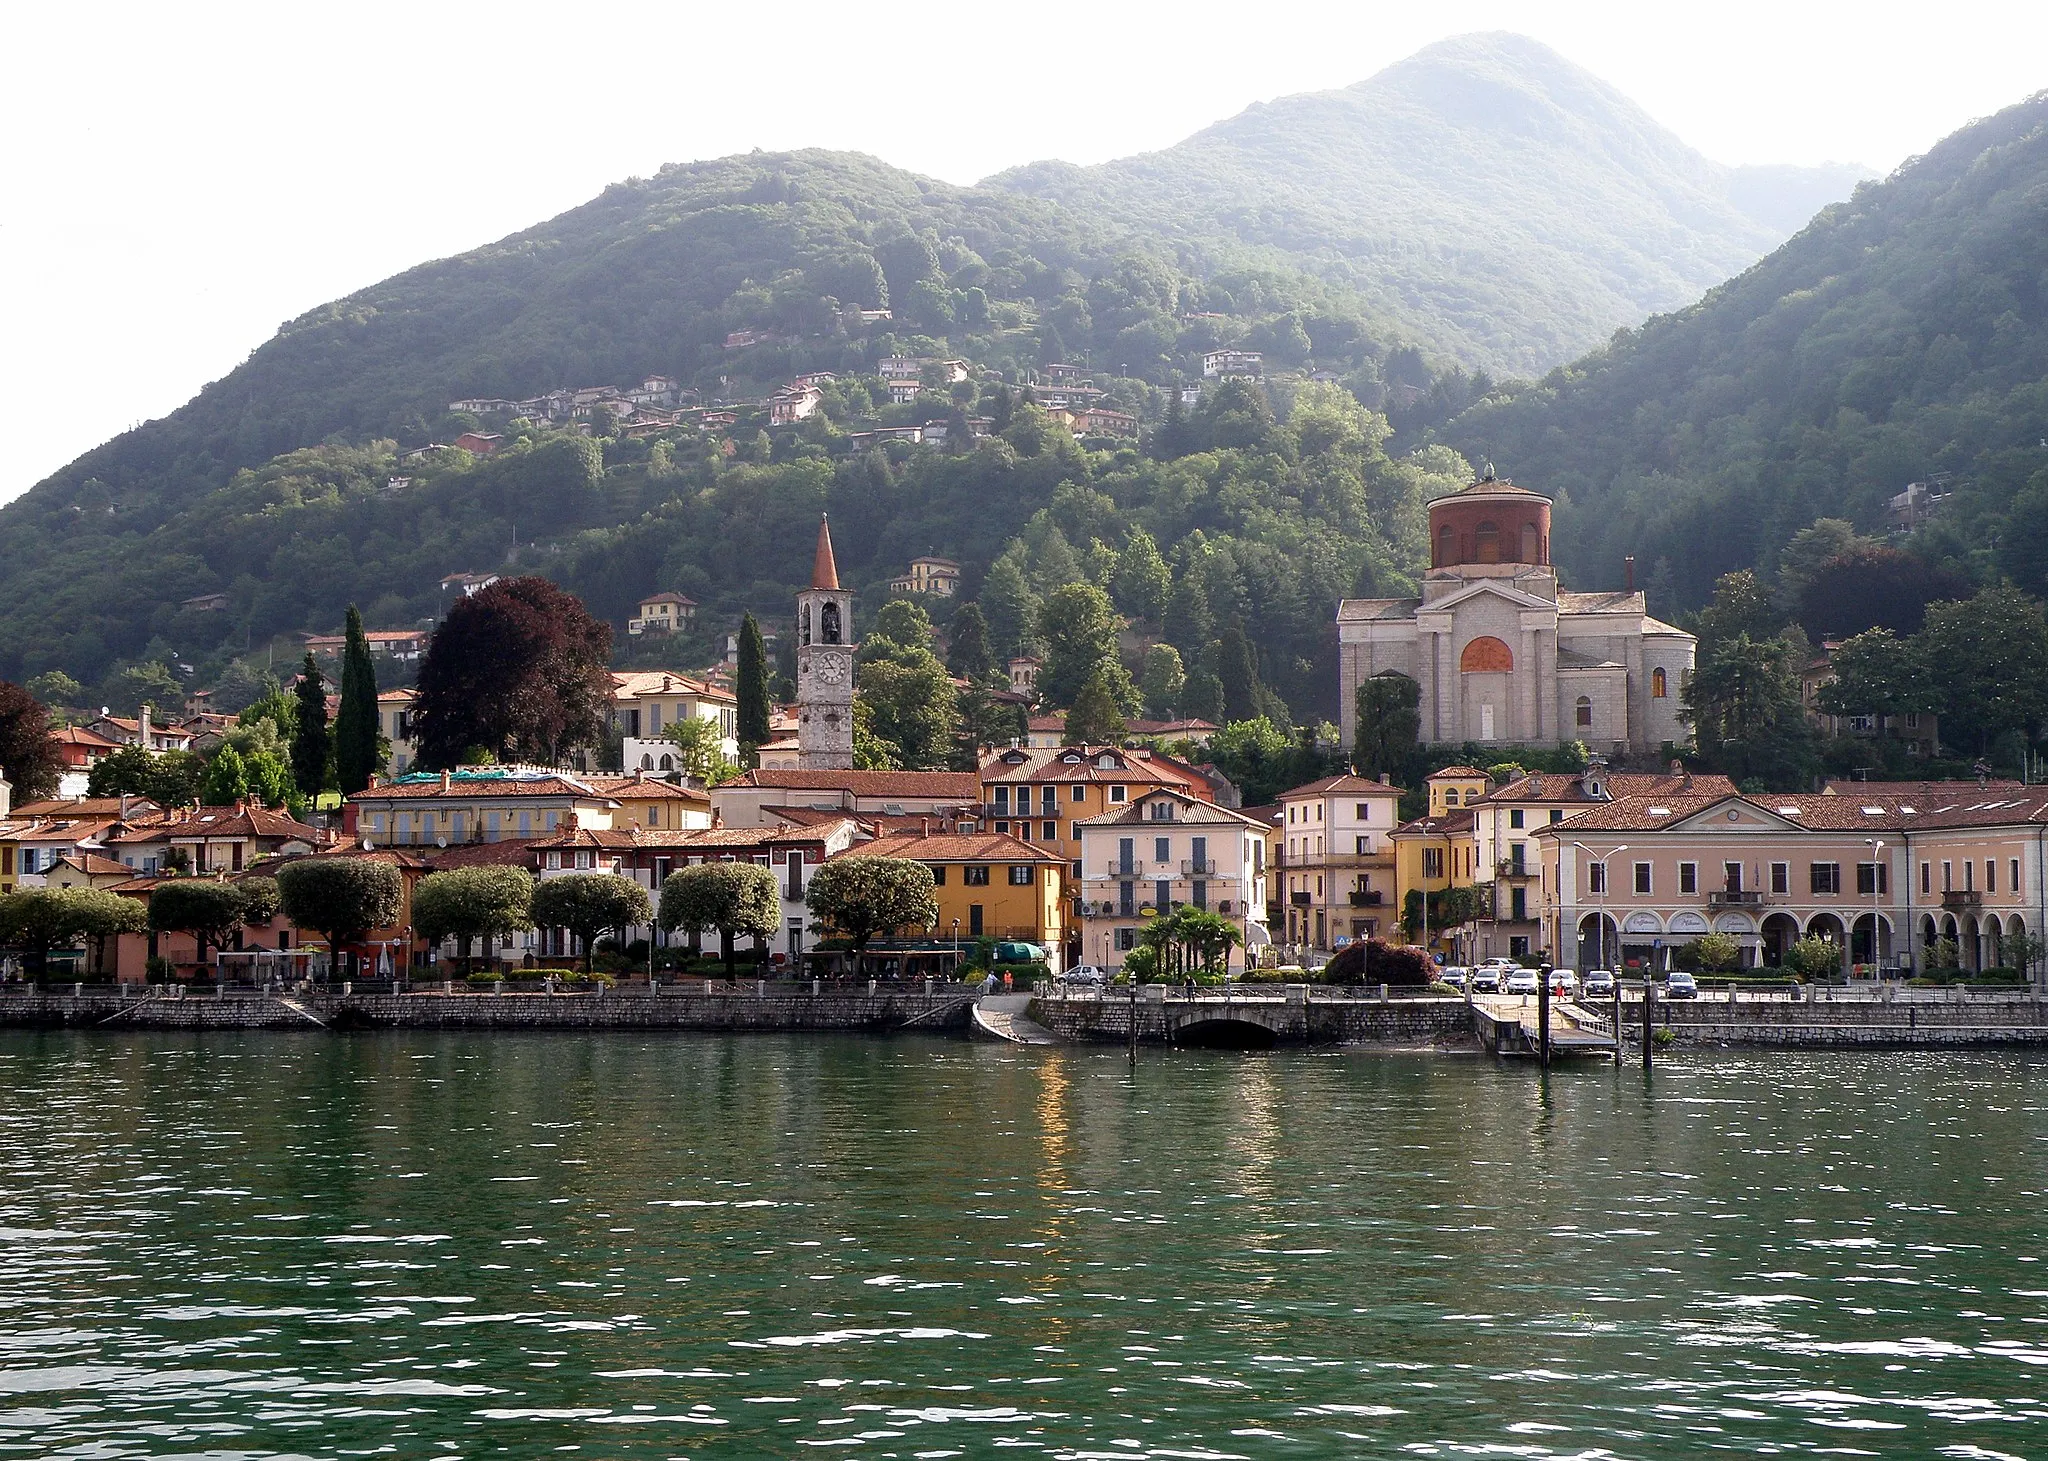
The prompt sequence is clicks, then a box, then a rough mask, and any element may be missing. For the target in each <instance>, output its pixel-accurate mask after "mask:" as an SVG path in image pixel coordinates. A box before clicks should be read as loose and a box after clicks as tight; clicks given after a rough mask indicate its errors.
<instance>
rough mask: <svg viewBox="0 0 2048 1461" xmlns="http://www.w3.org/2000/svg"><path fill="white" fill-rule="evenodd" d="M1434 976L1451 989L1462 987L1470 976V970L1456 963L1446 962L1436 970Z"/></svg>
mask: <svg viewBox="0 0 2048 1461" xmlns="http://www.w3.org/2000/svg"><path fill="white" fill-rule="evenodd" d="M1436 977H1437V978H1439V979H1441V980H1442V981H1443V982H1444V983H1446V984H1448V985H1450V986H1451V988H1453V989H1463V988H1464V987H1465V985H1466V983H1467V981H1469V980H1470V979H1471V978H1472V971H1471V970H1470V969H1466V968H1463V967H1461V966H1460V965H1457V964H1446V965H1445V966H1444V967H1443V968H1441V969H1439V970H1437V971H1436Z"/></svg>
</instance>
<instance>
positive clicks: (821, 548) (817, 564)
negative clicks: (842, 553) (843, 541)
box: [811, 513, 839, 588]
mask: <svg viewBox="0 0 2048 1461" xmlns="http://www.w3.org/2000/svg"><path fill="white" fill-rule="evenodd" d="M811 587H812V588H838V587H839V565H838V564H837V563H836V562H834V561H833V558H832V525H831V524H830V523H829V522H828V521H827V520H826V518H825V515H824V514H823V513H820V514H819V515H818V556H817V557H816V558H815V559H814V560H812V563H811Z"/></svg>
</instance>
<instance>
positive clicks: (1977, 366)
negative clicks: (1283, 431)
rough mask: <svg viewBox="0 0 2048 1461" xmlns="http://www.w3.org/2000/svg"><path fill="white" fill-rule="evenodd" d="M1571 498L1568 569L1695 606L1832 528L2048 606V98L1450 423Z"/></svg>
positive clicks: (1466, 444)
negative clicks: (1684, 305)
mask: <svg viewBox="0 0 2048 1461" xmlns="http://www.w3.org/2000/svg"><path fill="white" fill-rule="evenodd" d="M1441 435H1442V437H1443V439H1444V440H1446V441H1448V442H1450V443H1452V444H1454V445H1455V446H1457V447H1458V448H1459V449H1460V450H1462V451H1465V452H1468V453H1470V454H1472V455H1474V456H1476V457H1486V458H1490V459H1491V460H1492V461H1493V462H1494V463H1495V465H1496V466H1497V467H1498V468H1499V469H1500V470H1502V471H1504V472H1507V471H1512V473H1513V474H1514V476H1515V479H1516V480H1517V481H1519V482H1521V483H1523V484H1525V485H1527V486H1531V487H1535V488H1537V489H1539V490H1541V491H1545V492H1550V493H1553V494H1555V495H1556V496H1557V497H1558V500H1559V512H1558V515H1557V534H1556V540H1555V552H1556V554H1557V556H1558V558H1559V560H1560V562H1562V563H1564V564H1565V565H1567V566H1568V567H1569V568H1570V569H1571V570H1573V571H1575V572H1577V573H1578V574H1580V575H1581V576H1582V577H1583V578H1584V579H1585V580H1587V581H1592V582H1603V583H1611V582H1616V581H1618V579H1619V577H1620V574H1621V560H1622V558H1623V556H1624V555H1627V554H1634V555H1635V556H1636V558H1637V560H1638V563H1639V565H1640V571H1641V572H1642V573H1644V574H1646V575H1648V578H1649V581H1650V582H1651V583H1652V584H1653V585H1654V586H1668V587H1669V588H1670V589H1671V590H1673V591H1674V592H1675V595H1676V597H1677V598H1678V600H1679V601H1680V602H1682V603H1684V604H1692V605H1698V604H1701V603H1703V602H1705V600H1706V599H1707V598H1708V597H1709V595H1710V594H1711V592H1712V587H1713V584H1714V581H1715V579H1716V578H1717V577H1718V576H1719V575H1721V574H1723V573H1726V572H1729V571H1730V570H1734V569H1740V568H1747V567H1752V566H1761V567H1765V568H1769V567H1771V566H1772V565H1773V564H1774V563H1775V561H1776V558H1777V555H1778V554H1779V552H1780V550H1781V549H1782V548H1783V547H1784V545H1786V544H1787V543H1788V542H1789V541H1790V540H1791V538H1792V537H1793V535H1794V534H1795V533H1797V532H1799V531H1800V530H1801V529H1802V528H1805V527H1806V526H1807V525H1808V524H1810V523H1812V522H1814V521H1815V520H1816V519H1817V518H1823V517H1827V518H1846V519H1849V520H1851V521H1852V522H1854V523H1855V524H1856V525H1857V526H1858V527H1859V528H1861V529H1862V530H1863V531H1864V532H1866V533H1879V532H1882V531H1884V530H1885V528H1886V526H1887V524H1886V520H1885V519H1886V504H1887V502H1888V500H1889V499H1890V498H1891V497H1892V496H1893V495H1894V494H1896V493H1899V492H1900V491H1902V490H1903V489H1904V488H1905V487H1906V485H1907V484H1908V483H1909V482H1914V481H1923V480H1929V479H1933V478H1935V477H1936V475H1937V474H1940V473H1947V474H1949V476H1948V477H1947V478H1946V479H1945V481H1944V485H1948V486H1952V487H1953V489H1954V491H1953V495H1952V496H1951V497H1949V498H1948V500H1947V501H1946V502H1945V503H1944V504H1943V505H1942V506H1940V507H1939V508H1937V509H1936V510H1935V513H1934V515H1933V517H1932V520H1931V521H1929V522H1927V523H1926V524H1925V525H1923V526H1921V527H1920V528H1919V529H1918V531H1916V532H1915V533H1913V535H1912V537H1911V539H1910V540H1909V546H1910V547H1911V548H1912V549H1913V551H1915V552H1916V553H1918V554H1920V555H1921V556H1922V557H1923V558H1925V559H1926V560H1928V561H1929V562H1931V563H1934V564H1937V565H1946V566H1947V567H1949V568H1951V569H1961V570H1963V571H1965V572H1966V573H1968V574H1970V575H1972V576H1975V577H1977V578H1980V579H1981V578H1984V577H1987V576H1988V575H1990V574H1991V573H1992V572H1994V571H1998V570H2002V571H2003V572H2005V573H2007V574H2009V575H2010V576H2012V577H2013V578H2014V579H2016V580H2017V581H2018V582H2019V583H2020V584H2021V585H2022V586H2024V587H2027V588H2029V589H2030V590H2033V591H2035V592H2040V591H2042V590H2044V589H2048V95H2043V96H2037V97H2034V98H2032V99H2031V100H2029V101H2026V102H2023V103H2021V104H2020V105H2017V106H2014V107H2010V108H2008V109H2006V110H2005V111H2002V112H2000V113H1998V114H1997V115H1996V116H1993V117H1990V118H1988V119H1986V120H1984V121H1981V122H1978V123H1975V124H1973V125H1972V126H1970V127H1967V128H1965V129H1963V130H1962V131H1960V132H1958V133H1956V134H1955V135H1954V136H1952V137H1950V138H1948V139H1947V140H1945V141H1943V142H1942V143H1941V144H1940V145H1938V146H1936V147H1935V148H1933V149H1932V150H1931V151H1929V152H1928V153H1927V154H1926V155H1925V156H1923V157H1920V158H1918V159H1916V160H1914V161H1913V162H1911V163H1908V164H1907V165H1906V166H1904V167H1902V168H1901V169H1899V171H1898V172H1897V173H1896V174H1895V175H1894V176H1892V177H1891V178H1889V179H1887V180H1886V181H1884V182H1882V183H1872V184H1866V185H1864V186H1862V187H1860V188H1858V189H1857V191H1856V194H1855V196H1854V197H1853V198H1852V199H1851V200H1849V201H1847V202H1844V203H1840V204H1836V205H1835V206H1833V207H1831V208H1828V209H1827V210H1825V211H1824V212H1823V213H1822V214H1821V215H1820V216H1819V217H1818V218H1816V219H1815V220H1814V221H1813V223H1811V224H1810V225H1809V226H1808V227H1807V228H1806V229H1804V230H1803V231H1802V232H1801V233H1800V234H1799V235H1798V236H1797V237H1795V238H1793V239H1792V240H1791V241H1790V242H1788V243H1787V244H1785V245H1784V246H1783V247H1782V248H1780V249H1778V250H1777V251H1776V252H1775V253H1773V254H1772V255H1771V256H1770V257H1769V258H1767V259H1765V260H1764V261H1763V262H1761V263H1759V264H1757V265H1756V266H1755V267H1754V268H1752V269H1749V270H1748V271H1746V272H1745V273H1743V274H1742V275H1740V276H1739V277H1738V278H1735V279H1733V280H1731V281H1729V282H1728V283H1727V284H1724V285H1722V286H1721V287H1720V288H1718V289H1715V290H1713V291H1712V292H1711V293H1710V294H1708V295H1707V296H1706V298H1705V299H1703V300H1701V301H1700V302H1699V303H1698V304H1696V305H1694V306H1692V307H1691V308H1689V309H1685V310H1682V311H1679V312H1677V313H1675V314H1671V315H1667V316H1663V317H1659V318H1656V319H1653V320H1651V321H1650V322H1648V323H1647V324H1645V325H1644V326H1643V327H1642V328H1640V329H1637V330H1631V331H1625V332H1623V333H1622V334H1620V335H1618V336H1617V337H1616V338H1615V340H1614V341H1613V343H1612V344H1611V345H1609V346H1608V347H1607V348H1605V349H1604V350H1601V351H1599V352H1597V353H1595V354H1593V355H1591V356H1589V357H1587V358H1586V359H1584V360H1582V361H1580V362H1578V363H1577V364H1575V365H1572V366H1570V367H1568V368H1562V369H1559V370H1556V371H1553V372H1552V373H1551V374H1550V375H1548V376H1546V377H1545V378H1544V379H1543V380H1542V381H1540V382H1538V383H1536V384H1534V385H1531V386H1527V387H1523V388H1518V389H1514V390H1510V391H1506V392H1503V393H1500V394H1497V395H1496V396H1494V397H1493V398H1491V399H1488V400H1485V401H1483V402H1481V403H1480V404H1478V405H1475V406H1473V407H1471V408H1469V409H1468V410H1466V411H1465V412H1464V413H1463V414H1462V415H1460V416H1458V417H1457V419H1456V420H1454V421H1453V422H1451V423H1450V424H1449V425H1448V426H1447V427H1446V428H1444V429H1443V431H1442V432H1441Z"/></svg>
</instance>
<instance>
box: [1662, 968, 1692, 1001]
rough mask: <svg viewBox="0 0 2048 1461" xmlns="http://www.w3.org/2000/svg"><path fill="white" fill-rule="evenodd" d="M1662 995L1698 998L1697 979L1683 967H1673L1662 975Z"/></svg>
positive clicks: (1672, 997) (1676, 997)
mask: <svg viewBox="0 0 2048 1461" xmlns="http://www.w3.org/2000/svg"><path fill="white" fill-rule="evenodd" d="M1664 997H1665V998H1666V999H1698V998H1699V997H1700V984H1699V981H1698V980H1697V979H1695V978H1693V977H1692V975H1690V974H1688V973H1686V972H1685V971H1684V970H1683V969H1673V970H1672V971H1671V972H1670V973H1669V974H1667V975H1665V976H1664Z"/></svg>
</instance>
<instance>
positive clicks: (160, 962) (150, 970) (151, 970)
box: [142, 954, 178, 979]
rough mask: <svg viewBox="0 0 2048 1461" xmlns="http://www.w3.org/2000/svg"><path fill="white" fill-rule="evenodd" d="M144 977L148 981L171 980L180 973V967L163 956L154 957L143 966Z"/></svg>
mask: <svg viewBox="0 0 2048 1461" xmlns="http://www.w3.org/2000/svg"><path fill="white" fill-rule="evenodd" d="M142 973H143V977H144V978H147V979H171V978H175V977H176V976H177V973H178V966H177V965H176V964H173V963H172V962H171V961H170V960H169V959H166V958H165V957H164V956H163V955H161V954H157V955H153V956H152V957H150V958H149V959H147V960H145V961H144V962H143V965H142Z"/></svg>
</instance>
